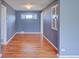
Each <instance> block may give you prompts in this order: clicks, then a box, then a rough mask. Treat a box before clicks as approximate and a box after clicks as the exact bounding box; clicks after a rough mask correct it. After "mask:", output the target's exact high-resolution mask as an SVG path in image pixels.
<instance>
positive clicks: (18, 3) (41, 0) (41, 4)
mask: <svg viewBox="0 0 79 59" xmlns="http://www.w3.org/2000/svg"><path fill="white" fill-rule="evenodd" d="M4 1H5V2H7V3H8V4H9V5H10V6H11V7H13V8H14V9H15V10H28V9H27V8H24V7H23V6H22V5H25V4H27V3H32V4H33V5H34V7H33V8H32V9H31V10H33V11H40V10H42V9H44V8H45V7H46V6H48V5H49V4H50V3H51V2H53V1H54V0H4Z"/></svg>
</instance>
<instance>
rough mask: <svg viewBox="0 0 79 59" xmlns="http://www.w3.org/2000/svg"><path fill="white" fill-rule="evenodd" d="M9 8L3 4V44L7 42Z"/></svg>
mask: <svg viewBox="0 0 79 59" xmlns="http://www.w3.org/2000/svg"><path fill="white" fill-rule="evenodd" d="M6 14H7V8H6V7H5V6H4V5H3V4H1V44H6V42H7V15H6Z"/></svg>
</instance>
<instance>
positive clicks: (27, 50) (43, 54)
mask: <svg viewBox="0 0 79 59" xmlns="http://www.w3.org/2000/svg"><path fill="white" fill-rule="evenodd" d="M55 57H57V51H56V49H55V48H54V47H52V46H51V45H50V44H49V43H48V41H47V40H46V39H45V38H43V40H42V38H41V35H40V34H17V35H15V37H14V38H13V39H12V41H11V42H9V44H7V45H4V46H3V56H2V58H55Z"/></svg>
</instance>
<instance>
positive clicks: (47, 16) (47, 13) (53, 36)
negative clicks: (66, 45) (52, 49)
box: [43, 1, 59, 48]
mask: <svg viewBox="0 0 79 59" xmlns="http://www.w3.org/2000/svg"><path fill="white" fill-rule="evenodd" d="M57 3H58V1H55V2H53V3H52V4H51V5H50V6H49V7H48V8H46V9H45V10H44V11H43V14H44V17H43V18H44V21H43V22H44V26H43V31H44V35H45V36H46V37H47V38H48V39H49V41H51V42H52V43H53V44H54V45H55V46H56V47H57V48H58V44H59V42H58V41H59V39H58V31H55V30H53V29H51V19H52V18H51V7H53V5H55V4H57Z"/></svg>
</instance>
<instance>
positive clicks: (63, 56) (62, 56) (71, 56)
mask: <svg viewBox="0 0 79 59" xmlns="http://www.w3.org/2000/svg"><path fill="white" fill-rule="evenodd" d="M59 58H79V55H61V56H59Z"/></svg>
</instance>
